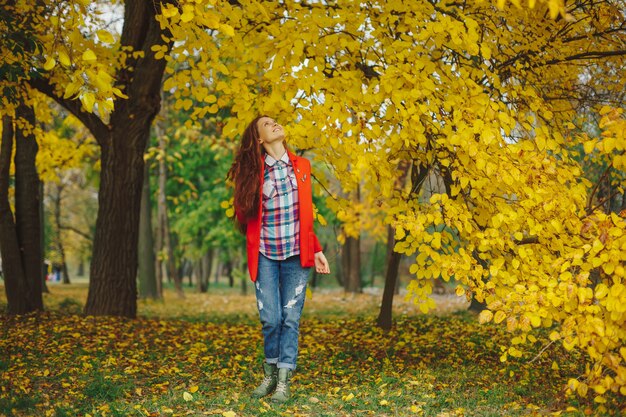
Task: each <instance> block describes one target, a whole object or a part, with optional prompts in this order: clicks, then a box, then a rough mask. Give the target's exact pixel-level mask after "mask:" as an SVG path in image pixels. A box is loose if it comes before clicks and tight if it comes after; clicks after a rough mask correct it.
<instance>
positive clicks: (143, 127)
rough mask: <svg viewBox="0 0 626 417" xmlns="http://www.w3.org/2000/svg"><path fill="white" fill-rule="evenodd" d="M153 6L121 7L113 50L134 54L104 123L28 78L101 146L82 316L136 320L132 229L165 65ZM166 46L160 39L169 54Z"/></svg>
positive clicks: (135, 257)
mask: <svg viewBox="0 0 626 417" xmlns="http://www.w3.org/2000/svg"><path fill="white" fill-rule="evenodd" d="M160 7H161V6H160V3H158V2H156V3H155V2H145V1H127V2H125V5H124V26H123V28H122V33H121V37H120V45H121V48H120V50H122V51H123V50H124V48H127V47H128V48H130V49H131V50H133V51H141V52H142V54H141V55H140V56H128V57H127V58H126V65H124V66H122V67H120V68H119V69H118V71H117V73H116V74H115V76H114V78H115V79H116V80H117V81H118V83H119V84H118V86H119V88H120V90H122V91H123V92H124V94H126V95H127V96H128V98H127V99H123V100H116V101H115V110H114V111H113V113H111V115H110V117H109V120H108V121H107V123H105V122H103V121H102V120H101V119H100V118H99V117H98V115H97V114H95V113H88V112H85V111H84V110H83V108H82V106H81V103H80V102H79V101H78V100H70V99H66V98H63V97H61V96H59V95H57V89H55V88H54V86H53V84H52V83H51V82H50V80H48V79H46V78H45V77H39V78H35V77H33V78H31V79H30V80H29V83H30V84H31V86H33V87H35V88H37V89H39V90H40V91H42V92H43V93H45V94H47V95H48V96H50V97H52V98H54V99H55V100H56V101H58V102H59V103H60V104H61V105H63V106H64V107H66V108H67V109H68V110H69V111H70V112H71V113H72V114H74V115H75V116H76V117H77V118H78V119H80V120H81V122H83V123H84V124H85V126H87V127H88V128H89V130H90V131H91V133H92V134H93V135H94V137H95V138H96V140H97V141H98V144H99V145H100V148H101V174H100V190H99V192H98V202H99V207H98V217H97V220H96V233H95V237H94V244H93V258H92V262H91V277H90V281H89V293H88V295H87V304H86V305H85V313H86V314H89V315H115V316H126V317H135V316H136V314H137V264H138V231H139V212H140V202H141V189H142V185H143V167H144V160H143V154H144V150H145V147H146V143H147V141H148V139H149V137H150V125H151V124H152V121H153V120H154V117H155V116H156V115H157V114H158V112H159V108H160V105H161V94H160V93H161V90H162V86H161V81H162V78H163V72H164V71H165V66H166V60H164V59H157V58H156V52H155V51H154V50H152V47H153V46H154V45H157V44H159V45H162V44H163V42H164V41H163V36H164V35H165V36H169V35H170V33H169V32H168V31H167V30H163V29H161V26H160V24H159V22H158V21H157V20H156V18H155V16H156V15H157V14H159V13H160ZM171 44H172V41H171V40H169V41H165V45H166V46H167V48H168V49H169V47H170V46H171Z"/></svg>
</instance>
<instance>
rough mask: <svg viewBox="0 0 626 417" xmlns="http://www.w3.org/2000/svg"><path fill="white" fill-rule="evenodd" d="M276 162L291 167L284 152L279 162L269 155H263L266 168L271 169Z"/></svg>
mask: <svg viewBox="0 0 626 417" xmlns="http://www.w3.org/2000/svg"><path fill="white" fill-rule="evenodd" d="M278 161H283V162H284V163H285V164H287V165H291V160H290V159H289V155H287V151H285V153H284V154H283V156H281V157H280V159H279V160H276V159H274V157H273V156H271V155H270V154H269V153H268V154H265V163H266V164H267V165H268V166H271V167H273V166H274V164H276V162H278Z"/></svg>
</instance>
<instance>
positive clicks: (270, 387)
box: [252, 362, 278, 398]
mask: <svg viewBox="0 0 626 417" xmlns="http://www.w3.org/2000/svg"><path fill="white" fill-rule="evenodd" d="M277 373H278V369H277V368H276V365H275V364H271V363H266V362H263V374H264V377H263V381H261V384H260V385H259V386H258V387H256V389H255V390H254V391H252V396H253V397H254V398H261V397H265V396H266V395H269V394H271V393H272V391H274V388H276V379H277Z"/></svg>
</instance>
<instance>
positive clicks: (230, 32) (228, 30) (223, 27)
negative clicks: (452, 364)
mask: <svg viewBox="0 0 626 417" xmlns="http://www.w3.org/2000/svg"><path fill="white" fill-rule="evenodd" d="M219 27H220V32H222V33H223V34H224V35H226V36H231V37H232V36H235V29H233V27H232V26H231V25H227V24H226V23H220V26H219Z"/></svg>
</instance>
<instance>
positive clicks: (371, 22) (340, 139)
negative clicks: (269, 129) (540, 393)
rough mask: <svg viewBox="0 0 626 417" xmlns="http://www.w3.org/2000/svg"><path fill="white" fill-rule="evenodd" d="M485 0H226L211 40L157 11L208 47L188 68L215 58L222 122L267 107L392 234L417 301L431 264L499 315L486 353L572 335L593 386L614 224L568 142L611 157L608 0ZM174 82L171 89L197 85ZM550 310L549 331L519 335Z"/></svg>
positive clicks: (612, 381)
mask: <svg viewBox="0 0 626 417" xmlns="http://www.w3.org/2000/svg"><path fill="white" fill-rule="evenodd" d="M498 4H499V6H500V7H496V5H495V4H492V3H491V2H487V1H483V2H464V3H445V2H439V1H427V2H411V3H406V2H399V1H380V2H374V3H372V2H370V3H367V2H366V3H362V2H360V3H332V4H325V3H302V2H281V3H259V2H241V3H240V5H230V4H226V3H224V4H219V5H218V8H219V10H220V11H221V13H222V15H223V16H225V17H226V20H225V22H227V23H229V24H230V25H231V26H233V27H234V28H235V34H234V36H233V37H232V39H225V40H223V42H221V43H219V44H217V43H214V42H212V41H211V40H212V39H213V38H211V37H210V35H208V34H204V33H203V32H200V31H196V30H191V29H190V28H189V26H188V25H185V24H183V22H184V17H183V16H182V15H181V14H179V13H178V12H177V11H175V10H174V9H168V10H170V11H168V13H165V12H164V17H165V18H166V22H167V23H166V25H167V26H168V28H169V29H170V30H171V32H172V34H173V36H174V37H176V38H177V39H178V40H180V42H181V43H180V44H178V45H177V46H176V47H179V48H190V47H191V46H192V45H197V44H201V45H203V48H202V53H203V54H206V55H207V56H210V57H211V56H212V57H215V60H214V61H213V62H214V63H213V64H212V65H210V66H209V68H210V71H209V73H208V75H206V74H205V73H203V75H202V77H204V76H206V77H208V78H209V79H213V80H218V79H219V77H220V75H223V74H229V77H230V81H229V82H228V83H225V82H220V81H217V82H216V84H215V85H216V89H217V90H218V92H219V98H218V99H217V100H216V103H217V106H218V107H219V106H223V105H229V106H230V107H231V108H232V109H233V111H234V112H236V113H237V115H238V117H237V118H232V119H230V120H229V121H228V123H227V124H226V126H225V128H224V132H225V134H227V135H232V136H233V137H234V136H236V134H237V133H238V132H240V131H242V129H243V126H244V125H245V124H246V122H247V121H248V120H250V119H252V117H253V115H255V114H258V113H271V114H272V115H274V116H275V117H277V118H278V119H279V120H281V121H283V122H285V123H286V124H287V125H288V126H287V133H288V137H289V138H290V141H291V143H293V144H295V145H296V146H297V147H299V148H301V149H310V148H315V149H316V155H317V156H318V158H319V159H320V160H323V161H325V162H326V163H327V164H331V165H332V167H333V170H334V173H335V175H336V176H337V177H338V178H340V180H341V182H342V187H343V189H344V191H346V192H354V191H355V190H357V188H358V187H361V189H362V190H364V189H367V190H368V191H369V192H370V197H369V198H370V199H371V200H370V202H369V203H368V204H369V205H371V206H377V207H378V208H379V210H380V211H382V212H383V213H385V214H386V218H385V223H387V224H389V225H391V226H392V227H393V228H394V229H395V238H396V240H397V241H398V242H397V243H396V245H395V250H396V251H397V252H400V253H403V254H406V255H408V256H413V257H414V258H415V264H414V265H413V266H412V267H411V273H412V274H414V276H415V279H414V280H413V282H412V283H411V285H410V286H409V293H410V296H411V297H414V298H415V300H416V301H417V302H418V303H419V305H420V308H422V309H423V310H424V311H428V310H429V309H430V308H431V307H432V305H433V301H432V300H431V299H429V298H428V295H429V294H430V292H431V291H432V285H431V282H432V278H436V277H442V278H443V279H444V280H449V279H450V277H451V276H454V277H455V278H456V279H457V281H458V282H459V283H460V285H459V287H458V290H457V291H458V293H459V294H465V295H466V296H468V297H473V298H476V300H477V301H481V302H485V303H486V304H487V307H488V310H486V311H485V312H484V313H483V314H482V315H481V320H482V321H488V320H494V321H495V322H496V323H503V324H506V325H507V326H508V328H509V330H510V331H511V332H512V340H511V345H509V346H503V347H502V348H503V355H502V360H506V358H507V357H508V356H511V355H512V356H520V355H523V354H524V346H525V345H526V344H531V343H546V346H545V347H546V349H547V348H548V347H549V346H550V345H551V344H552V343H555V342H559V343H562V344H563V345H564V346H565V347H566V348H568V349H573V348H576V349H581V350H583V351H584V352H585V353H586V355H587V358H588V361H589V370H588V371H587V372H586V374H585V375H584V376H583V377H581V378H580V379H578V380H572V381H571V382H570V388H571V389H573V390H576V391H577V392H578V393H579V394H581V395H585V394H586V393H587V391H588V389H589V388H590V387H592V388H593V390H594V391H595V393H596V395H597V396H598V397H597V398H596V401H604V400H605V399H604V397H603V396H602V394H603V393H604V392H606V391H609V390H610V391H613V392H620V390H621V394H624V393H625V391H624V390H626V366H625V362H626V354H625V353H624V352H626V350H624V349H625V348H624V347H623V342H624V340H625V338H626V333H625V332H624V330H623V329H624V328H626V326H624V320H625V318H626V317H625V314H624V311H622V310H623V308H622V307H619V306H621V305H624V301H625V299H624V297H626V291H625V290H624V284H623V279H624V268H623V260H624V259H623V256H622V255H621V254H622V253H623V250H622V249H620V248H622V245H623V244H624V239H625V238H626V237H624V236H625V234H624V227H625V225H624V220H623V218H621V217H619V216H617V215H615V214H610V213H606V212H605V211H604V210H601V207H602V204H601V203H602V201H601V200H599V199H598V193H597V192H594V184H592V183H590V182H589V181H587V180H586V179H585V178H584V177H583V175H582V173H583V171H582V169H581V167H580V164H579V163H578V162H577V160H576V158H574V157H573V154H572V151H571V149H572V146H573V145H574V144H579V143H584V144H586V146H587V147H588V149H591V150H593V151H594V152H597V153H599V154H602V155H605V157H606V158H607V160H610V161H611V162H610V163H609V164H608V165H610V166H611V167H612V168H611V169H612V170H615V171H621V170H623V158H622V157H623V149H624V135H623V133H620V132H621V131H620V129H621V126H622V125H623V122H624V117H623V115H622V113H621V110H619V109H613V108H612V107H611V105H615V103H618V102H619V101H618V100H616V99H615V98H616V97H621V94H622V89H623V86H622V84H621V83H619V82H616V80H620V79H621V78H622V77H623V75H624V73H623V68H624V58H623V57H624V55H625V54H626V47H624V45H625V44H626V39H625V36H626V32H625V31H626V27H625V26H624V20H625V19H624V10H623V5H622V4H621V2H619V1H612V0H607V1H601V2H591V1H584V0H583V1H578V2H568V3H567V4H566V3H565V2H562V1H559V0H550V1H546V2H541V1H539V2H536V4H535V2H531V6H530V7H527V6H523V7H522V5H521V3H520V2H513V5H510V6H508V5H507V6H505V2H504V1H500V2H498ZM292 33H297V34H298V36H296V37H294V36H290V35H289V34H292ZM198 39H201V41H198ZM189 75H190V77H191V79H201V78H202V77H199V78H196V77H195V76H194V75H193V70H192V71H191V72H190V74H189ZM176 92H177V94H179V95H180V100H181V103H184V102H185V100H186V97H189V96H191V95H193V94H197V92H198V90H197V88H196V87H195V86H194V83H190V84H189V85H188V86H182V85H180V84H179V85H178V87H177V88H176ZM212 106H213V104H212V103H208V104H207V105H206V106H205V107H204V108H197V109H196V111H197V116H198V117H202V113H203V112H205V111H211V108H212ZM582 110H585V111H589V112H593V113H596V114H599V115H600V117H601V119H602V121H601V123H600V126H601V134H600V135H599V136H597V137H591V136H587V137H585V135H582V134H581V132H582V131H584V130H583V129H581V126H580V125H577V124H579V123H581V121H582V120H581V119H580V118H578V117H577V115H579V114H580V113H581V111H582ZM406 163H409V164H411V165H413V166H423V167H425V168H426V169H427V170H428V171H429V172H430V175H433V176H436V177H437V178H438V179H439V180H440V181H441V184H442V191H441V192H439V193H435V194H433V195H432V196H431V197H430V198H429V199H427V200H426V201H420V200H419V198H416V197H415V196H412V195H411V193H410V190H409V189H407V188H398V186H397V181H396V179H397V178H398V177H399V176H400V169H401V168H400V167H401V166H402V164H406ZM608 165H607V166H608ZM355 166H361V167H362V169H354V167H355ZM612 178H621V177H620V176H619V175H615V176H612ZM623 186H624V184H623V183H620V181H619V180H616V181H615V182H614V183H613V187H614V189H616V190H619V192H620V193H621V191H622V190H623ZM407 187H408V186H407ZM352 206H353V202H352V201H350V200H347V199H346V200H342V201H341V202H340V204H339V205H338V207H337V210H338V211H339V210H343V211H344V212H345V213H355V212H354V211H353V210H352ZM355 214H356V213H355ZM620 251H621V252H620ZM593 270H596V271H598V272H599V274H598V277H597V279H591V275H590V273H591V271H593ZM553 326H554V328H555V329H557V330H555V331H553V332H552V334H551V336H550V337H551V339H552V340H548V341H542V340H540V339H538V338H537V336H536V335H534V334H533V329H535V328H537V327H549V328H552V327H553ZM618 395H619V394H618Z"/></svg>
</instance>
